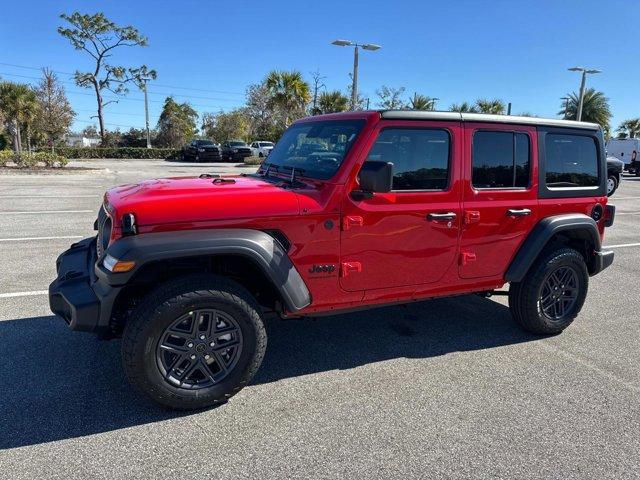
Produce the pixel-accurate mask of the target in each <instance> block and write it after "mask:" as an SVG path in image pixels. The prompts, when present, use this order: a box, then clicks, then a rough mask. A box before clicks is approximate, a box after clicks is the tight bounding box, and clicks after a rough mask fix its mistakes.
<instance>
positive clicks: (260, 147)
mask: <svg viewBox="0 0 640 480" xmlns="http://www.w3.org/2000/svg"><path fill="white" fill-rule="evenodd" d="M273 145H274V144H273V142H267V141H263V140H258V141H256V142H252V143H251V154H252V155H253V156H254V157H261V158H262V157H266V156H267V155H269V152H271V150H273Z"/></svg>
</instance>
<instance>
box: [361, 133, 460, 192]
mask: <svg viewBox="0 0 640 480" xmlns="http://www.w3.org/2000/svg"><path fill="white" fill-rule="evenodd" d="M449 144H450V138H449V132H448V131H447V130H442V129H420V128H387V129H384V130H383V131H382V132H380V135H378V138H377V140H376V143H375V144H374V145H373V147H372V148H371V151H370V152H369V156H368V157H367V160H376V161H380V162H391V163H393V187H392V188H393V190H444V189H445V188H447V185H448V183H449Z"/></svg>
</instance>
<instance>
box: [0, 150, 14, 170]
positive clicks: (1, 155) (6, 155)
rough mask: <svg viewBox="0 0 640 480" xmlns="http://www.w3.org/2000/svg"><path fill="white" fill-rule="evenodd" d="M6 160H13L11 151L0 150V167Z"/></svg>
mask: <svg viewBox="0 0 640 480" xmlns="http://www.w3.org/2000/svg"><path fill="white" fill-rule="evenodd" d="M8 162H13V151H11V150H0V167H4V166H5V165H6V164H7V163H8Z"/></svg>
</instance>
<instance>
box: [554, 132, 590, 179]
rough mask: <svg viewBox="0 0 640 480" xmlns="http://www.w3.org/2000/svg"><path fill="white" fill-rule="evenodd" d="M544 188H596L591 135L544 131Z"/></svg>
mask: <svg viewBox="0 0 640 480" xmlns="http://www.w3.org/2000/svg"><path fill="white" fill-rule="evenodd" d="M545 155H546V184H547V187H551V188H553V187H596V186H598V185H599V183H600V182H599V179H598V147H597V145H596V142H595V140H594V139H593V138H592V137H587V136H582V135H561V134H556V133H548V134H547V135H546V136H545Z"/></svg>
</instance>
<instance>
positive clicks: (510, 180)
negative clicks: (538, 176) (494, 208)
mask: <svg viewBox="0 0 640 480" xmlns="http://www.w3.org/2000/svg"><path fill="white" fill-rule="evenodd" d="M530 163H531V162H530V148H529V135H527V134H525V133H516V132H488V131H486V132H476V133H475V134H474V135H473V175H472V181H473V186H474V187H475V188H526V187H528V186H529V173H530V170H531V169H530Z"/></svg>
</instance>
